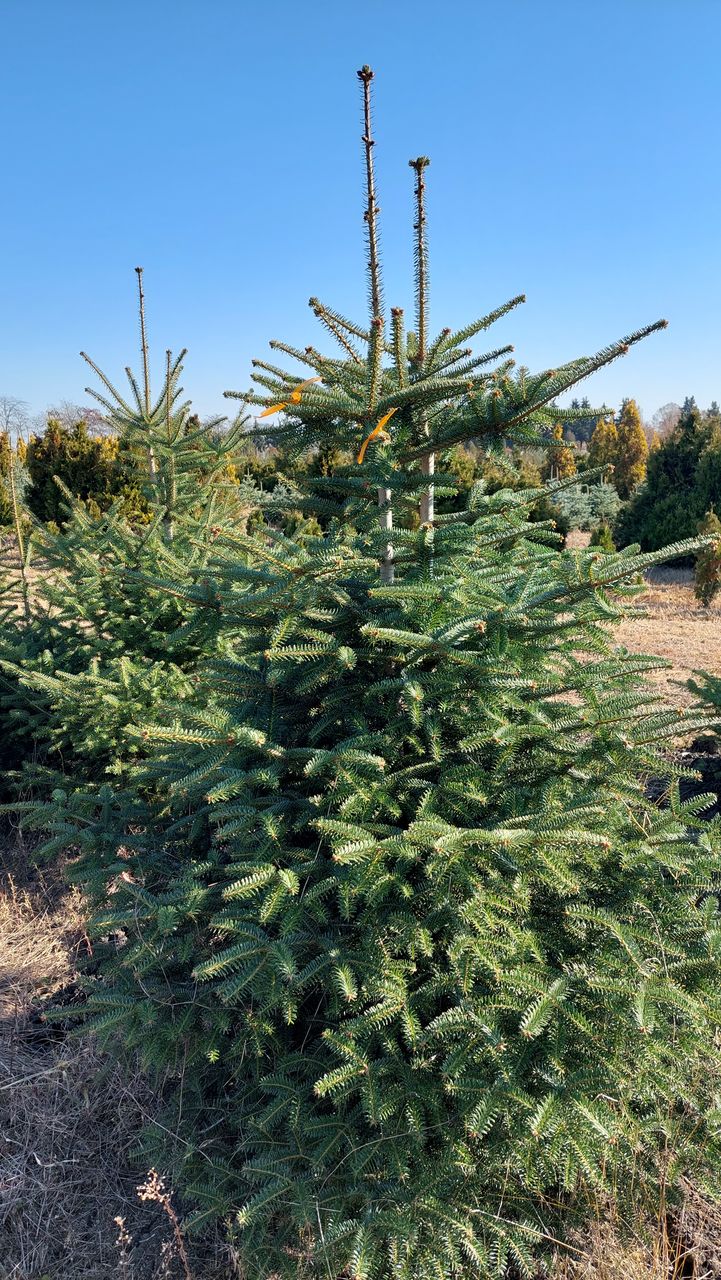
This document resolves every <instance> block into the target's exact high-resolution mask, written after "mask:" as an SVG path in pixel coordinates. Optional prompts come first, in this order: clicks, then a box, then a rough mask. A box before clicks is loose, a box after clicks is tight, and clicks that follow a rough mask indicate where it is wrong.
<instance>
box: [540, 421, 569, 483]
mask: <svg viewBox="0 0 721 1280" xmlns="http://www.w3.org/2000/svg"><path fill="white" fill-rule="evenodd" d="M545 474H546V476H547V478H548V479H549V480H567V479H568V478H569V476H574V475H575V474H576V458H575V455H574V451H573V449H571V448H569V446H568V445H567V444H565V443H564V439H563V427H562V425H561V423H560V422H557V423H556V424H555V425H554V427H553V429H552V431H551V443H550V444H549V446H548V448H547V450H546V466H545Z"/></svg>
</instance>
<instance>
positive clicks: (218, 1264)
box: [0, 849, 235, 1280]
mask: <svg viewBox="0 0 721 1280" xmlns="http://www.w3.org/2000/svg"><path fill="white" fill-rule="evenodd" d="M84 945H85V944H84V941H83V931H82V922H81V910H80V901H79V899H78V897H77V895H76V894H74V893H73V892H72V891H68V890H67V889H63V887H62V886H61V885H60V884H59V883H58V880H57V878H56V877H51V876H44V875H42V874H37V873H36V874H34V875H33V873H32V872H30V873H28V868H27V864H25V863H24V859H23V857H22V851H20V856H18V851H17V849H15V850H13V854H12V857H10V858H9V857H8V855H7V853H5V854H4V855H3V854H0V1280H111V1278H115V1277H117V1278H118V1280H171V1278H172V1277H176V1276H184V1275H185V1274H186V1273H185V1271H184V1267H183V1264H182V1258H181V1257H180V1254H179V1251H178V1248H177V1243H176V1242H175V1241H174V1238H173V1237H174V1231H173V1224H172V1222H171V1221H169V1218H168V1214H167V1210H166V1209H165V1208H164V1207H163V1205H162V1204H160V1203H158V1202H157V1201H155V1200H153V1199H152V1198H145V1199H141V1198H140V1197H139V1196H138V1190H137V1189H138V1184H140V1183H142V1182H143V1181H144V1179H145V1175H146V1173H147V1170H144V1169H143V1168H142V1166H138V1165H137V1164H135V1163H133V1161H132V1158H131V1156H132V1150H133V1148H134V1145H135V1142H136V1138H137V1134H138V1131H139V1129H140V1128H141V1126H142V1125H143V1123H144V1122H145V1121H147V1119H148V1117H149V1115H150V1114H151V1113H152V1109H153V1097H152V1094H151V1092H150V1090H149V1087H148V1085H147V1083H145V1082H144V1081H143V1079H142V1077H141V1076H140V1075H139V1074H133V1073H128V1071H127V1069H121V1068H120V1067H119V1066H117V1065H115V1064H114V1063H112V1062H111V1061H110V1060H109V1059H108V1058H106V1057H105V1056H104V1055H103V1054H102V1053H101V1052H100V1051H99V1050H98V1048H97V1047H96V1046H95V1045H94V1044H93V1043H92V1041H89V1040H87V1039H86V1040H75V1039H73V1038H68V1037H67V1035H65V1034H64V1033H63V1032H62V1031H61V1032H60V1033H59V1034H58V1033H57V1032H54V1031H53V1030H52V1029H51V1024H50V1025H49V1024H46V1023H44V1021H43V1020H42V1008H43V1006H44V1004H45V1003H46V1002H48V1001H50V1000H57V999H58V998H60V1000H62V999H63V998H64V997H67V996H68V995H69V994H70V993H72V992H73V990H74V988H73V983H74V978H75V960H76V957H77V955H78V951H79V950H81V949H82V948H83V947H84ZM118 1218H122V1219H124V1228H123V1232H124V1237H125V1239H124V1244H123V1245H122V1247H119V1245H118V1236H119V1234H120V1228H119V1225H118V1223H117V1221H116V1219H118ZM190 1266H191V1268H192V1270H191V1274H192V1276H193V1278H194V1280H210V1278H211V1277H213V1278H215V1280H220V1278H221V1277H230V1276H232V1275H234V1274H235V1272H234V1270H233V1269H232V1265H231V1261H230V1255H229V1254H227V1253H226V1252H225V1250H223V1249H222V1247H221V1246H220V1245H219V1244H218V1245H217V1247H216V1246H215V1242H209V1243H208V1245H207V1247H206V1246H203V1249H202V1250H201V1251H196V1253H195V1254H193V1252H192V1251H191V1253H190Z"/></svg>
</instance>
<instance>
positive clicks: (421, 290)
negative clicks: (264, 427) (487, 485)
mask: <svg viewBox="0 0 721 1280" xmlns="http://www.w3.org/2000/svg"><path fill="white" fill-rule="evenodd" d="M408 163H409V165H410V167H411V168H412V169H413V171H414V172H415V175H416V186H415V198H416V221H415V224H414V231H415V233H416V238H415V246H414V249H415V253H414V256H415V276H416V337H417V343H418V345H417V348H416V356H415V361H416V364H417V367H418V369H419V370H420V371H423V370H424V369H425V364H426V356H427V342H428V245H427V238H426V209H425V189H426V184H425V182H424V179H423V170H424V169H425V168H426V167H427V165H429V164H430V160H429V159H428V157H427V156H418V158H417V159H416V160H409V161H408ZM421 433H422V435H428V418H427V415H425V414H424V416H423V420H422V422H421ZM435 469H436V458H435V454H434V453H428V454H426V455H425V456H424V457H422V458H421V472H422V473H423V475H424V476H427V477H429V479H430V477H431V476H432V475H433V474H434V472H435ZM418 514H419V518H420V523H421V526H423V525H430V524H432V523H433V518H434V515H435V494H434V489H433V485H432V484H431V483H429V485H428V488H427V489H426V490H425V491H424V492H423V493H422V494H421V499H420V506H419V512H418Z"/></svg>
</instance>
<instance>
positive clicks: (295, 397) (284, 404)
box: [258, 378, 323, 418]
mask: <svg viewBox="0 0 721 1280" xmlns="http://www.w3.org/2000/svg"><path fill="white" fill-rule="evenodd" d="M322 381H323V379H322V378H306V380H305V382H299V383H298V386H297V387H294V389H293V390H292V391H291V393H290V396H289V397H288V399H287V400H283V401H281V403H280V404H272V405H271V406H270V408H269V409H264V410H263V412H262V413H259V414H258V417H259V418H268V417H269V416H270V414H271V413H279V412H280V410H281V409H287V408H288V405H289V404H299V403H300V398H301V396H302V394H303V389H304V387H309V386H310V384H311V382H322Z"/></svg>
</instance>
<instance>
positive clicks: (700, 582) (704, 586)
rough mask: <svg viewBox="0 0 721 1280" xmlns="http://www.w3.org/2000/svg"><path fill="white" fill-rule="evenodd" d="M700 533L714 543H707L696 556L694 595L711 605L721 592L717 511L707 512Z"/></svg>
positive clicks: (720, 528)
mask: <svg viewBox="0 0 721 1280" xmlns="http://www.w3.org/2000/svg"><path fill="white" fill-rule="evenodd" d="M698 531H699V533H700V534H702V535H703V536H708V537H711V538H713V542H707V543H706V546H704V547H702V548H701V550H700V551H699V552H698V554H697V556H696V572H695V575H694V594H695V596H696V599H697V600H700V601H701V603H702V604H705V605H710V604H711V601H712V600H714V599H715V597H716V596H717V595H718V592H719V590H721V520H719V518H718V516H717V515H716V513H715V511H709V512H707V514H706V515H705V516H704V518H703V520H702V521H701V523H700V524H699V527H698Z"/></svg>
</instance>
